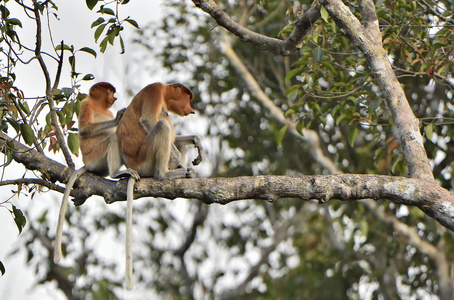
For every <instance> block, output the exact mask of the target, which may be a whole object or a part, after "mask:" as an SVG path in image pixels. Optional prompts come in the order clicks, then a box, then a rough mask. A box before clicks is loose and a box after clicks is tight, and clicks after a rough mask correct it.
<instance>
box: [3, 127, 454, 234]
mask: <svg viewBox="0 0 454 300" xmlns="http://www.w3.org/2000/svg"><path fill="white" fill-rule="evenodd" d="M7 141H8V143H9V144H10V145H14V150H15V151H14V154H13V157H14V160H15V161H17V162H19V163H21V164H23V165H24V166H25V167H26V168H27V169H29V170H37V171H40V172H41V173H42V174H43V176H46V177H47V178H49V180H50V181H52V182H55V181H60V182H62V183H66V182H67V179H68V173H69V170H68V169H67V168H66V167H65V166H64V165H62V164H60V163H58V162H56V161H53V160H51V159H49V158H47V157H46V156H44V155H43V154H41V153H39V152H37V151H35V150H33V149H30V148H28V147H25V146H23V145H22V144H20V143H18V142H15V141H14V140H12V139H11V138H9V137H8V136H6V135H5V134H3V133H1V134H0V148H1V149H2V151H5V147H6V142H7ZM126 186H127V180H119V181H113V180H109V179H105V178H102V177H99V176H96V175H94V174H91V173H86V174H84V175H83V176H81V177H80V179H79V180H78V181H77V187H76V188H75V189H73V191H72V192H71V195H72V196H74V197H75V200H74V203H75V204H76V205H81V204H83V203H84V202H85V200H86V199H87V198H88V197H90V196H92V195H99V196H102V197H104V199H105V201H106V202H107V203H113V202H116V201H126ZM134 195H135V198H141V197H159V198H166V199H175V198H180V197H182V198H193V199H198V200H201V201H203V202H204V203H206V204H213V203H217V204H227V203H230V202H233V201H237V200H246V199H258V200H267V201H276V200H278V199H281V198H298V199H301V200H303V201H308V200H318V201H319V202H320V203H323V202H325V201H328V200H331V199H338V200H343V201H346V200H361V199H369V198H372V199H375V200H379V199H383V200H389V201H392V202H394V203H398V204H406V205H413V206H418V207H419V208H420V209H422V210H423V211H424V212H425V213H426V214H427V215H429V216H431V217H433V218H434V219H436V220H437V221H438V222H439V223H440V224H442V225H444V226H445V227H447V228H449V229H450V230H453V231H454V197H453V196H452V195H451V194H450V193H449V192H448V191H447V190H445V189H443V188H441V187H440V186H439V185H437V184H436V183H435V182H434V181H427V180H420V179H410V178H405V177H393V176H380V175H361V174H346V175H318V176H271V175H270V176H253V177H252V176H245V177H235V178H188V179H175V180H163V181H158V180H155V179H153V178H143V179H141V180H140V181H138V182H137V183H136V185H135V189H134Z"/></svg>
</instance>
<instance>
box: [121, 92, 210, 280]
mask: <svg viewBox="0 0 454 300" xmlns="http://www.w3.org/2000/svg"><path fill="white" fill-rule="evenodd" d="M192 98H193V94H192V92H191V90H189V89H188V88H187V87H186V86H184V85H182V84H179V83H174V84H168V85H166V84H162V83H154V84H150V85H148V86H146V87H145V88H143V89H142V90H141V91H140V92H139V93H138V94H137V95H136V96H135V97H134V98H133V99H132V101H131V103H130V104H129V106H128V107H127V108H126V111H125V113H124V115H123V118H122V119H121V120H120V122H119V123H118V127H117V139H118V145H119V149H120V155H121V158H122V162H123V163H124V164H125V165H126V166H127V167H128V168H131V169H133V170H135V171H137V172H138V173H139V175H140V176H141V177H154V178H156V179H158V180H163V179H175V178H187V177H194V171H193V170H192V169H191V168H185V167H183V164H184V161H185V156H186V152H187V151H186V146H188V145H193V146H195V147H196V148H197V149H198V156H197V158H196V159H194V161H193V162H192V163H193V165H198V164H199V163H200V162H201V161H202V154H201V152H202V151H203V150H202V146H201V144H200V139H199V138H198V137H197V136H195V135H193V136H175V131H174V128H173V126H172V122H171V120H170V117H169V115H168V112H172V113H175V114H177V115H179V116H182V117H184V116H187V115H189V114H194V113H195V111H194V110H193V109H192V107H191V104H190V101H191V100H192ZM133 185H134V178H132V177H131V178H129V181H128V192H127V198H128V204H127V205H128V207H127V217H126V288H128V289H131V288H132V285H133V282H132V252H131V226H132V225H131V224H132V201H133Z"/></svg>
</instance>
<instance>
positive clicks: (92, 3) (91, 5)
mask: <svg viewBox="0 0 454 300" xmlns="http://www.w3.org/2000/svg"><path fill="white" fill-rule="evenodd" d="M85 2H86V3H87V7H88V8H89V9H90V10H92V9H93V8H94V7H95V6H96V4H97V3H98V0H86V1H85Z"/></svg>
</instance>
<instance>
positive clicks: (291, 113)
mask: <svg viewBox="0 0 454 300" xmlns="http://www.w3.org/2000/svg"><path fill="white" fill-rule="evenodd" d="M294 114H296V112H295V110H294V109H293V108H289V109H288V110H287V111H286V112H285V114H284V116H286V117H288V116H292V115H294Z"/></svg>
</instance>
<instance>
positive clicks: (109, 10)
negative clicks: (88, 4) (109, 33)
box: [99, 7, 115, 16]
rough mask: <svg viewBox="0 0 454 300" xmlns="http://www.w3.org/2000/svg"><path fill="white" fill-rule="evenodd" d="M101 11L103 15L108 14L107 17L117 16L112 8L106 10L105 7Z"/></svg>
mask: <svg viewBox="0 0 454 300" xmlns="http://www.w3.org/2000/svg"><path fill="white" fill-rule="evenodd" d="M99 11H100V12H101V13H103V14H106V15H112V16H115V13H114V11H113V10H112V9H110V8H105V7H103V8H101V9H100V10H99Z"/></svg>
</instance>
